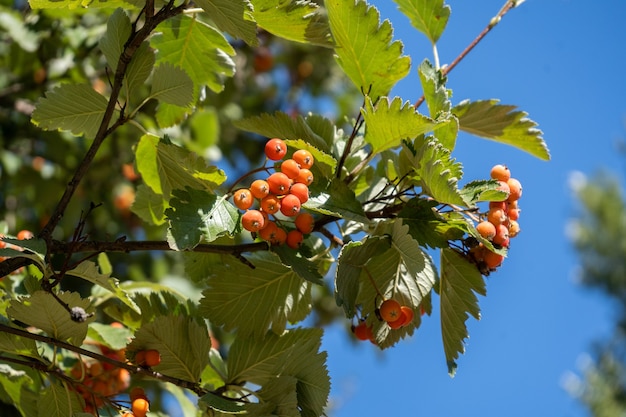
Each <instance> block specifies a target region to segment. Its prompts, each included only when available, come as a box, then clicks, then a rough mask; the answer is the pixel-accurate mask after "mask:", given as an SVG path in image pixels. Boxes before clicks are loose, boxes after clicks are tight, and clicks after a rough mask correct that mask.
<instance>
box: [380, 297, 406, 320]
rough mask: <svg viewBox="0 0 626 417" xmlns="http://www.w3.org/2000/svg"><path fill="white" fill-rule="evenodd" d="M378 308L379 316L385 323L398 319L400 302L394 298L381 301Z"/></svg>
mask: <svg viewBox="0 0 626 417" xmlns="http://www.w3.org/2000/svg"><path fill="white" fill-rule="evenodd" d="M378 310H379V312H380V317H381V318H382V319H383V320H385V321H386V322H387V323H390V322H392V321H396V320H398V319H399V318H400V314H401V312H402V309H401V308H400V303H399V302H397V301H396V300H394V299H389V300H385V301H383V303H382V304H381V305H380V307H379V309H378Z"/></svg>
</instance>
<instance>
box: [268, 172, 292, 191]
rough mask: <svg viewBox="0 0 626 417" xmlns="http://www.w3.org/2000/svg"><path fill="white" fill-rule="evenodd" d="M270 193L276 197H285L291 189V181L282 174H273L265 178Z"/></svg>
mask: <svg viewBox="0 0 626 417" xmlns="http://www.w3.org/2000/svg"><path fill="white" fill-rule="evenodd" d="M267 183H268V184H269V186H270V192H271V193H272V194H276V195H285V194H287V193H288V192H289V188H291V179H290V178H289V177H288V176H287V175H286V174H285V173H283V172H274V173H273V174H272V175H270V176H269V177H268V178H267Z"/></svg>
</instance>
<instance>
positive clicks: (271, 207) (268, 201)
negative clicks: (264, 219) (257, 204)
mask: <svg viewBox="0 0 626 417" xmlns="http://www.w3.org/2000/svg"><path fill="white" fill-rule="evenodd" d="M261 209H262V210H263V211H264V212H265V213H267V214H274V213H278V211H279V210H280V200H279V199H278V197H276V196H275V195H274V194H270V195H268V196H267V197H265V198H263V199H262V200H261Z"/></svg>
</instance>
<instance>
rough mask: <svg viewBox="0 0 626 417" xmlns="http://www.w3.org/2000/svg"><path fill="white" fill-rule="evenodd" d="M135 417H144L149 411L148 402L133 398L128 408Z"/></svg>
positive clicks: (143, 399)
mask: <svg viewBox="0 0 626 417" xmlns="http://www.w3.org/2000/svg"><path fill="white" fill-rule="evenodd" d="M130 408H131V410H132V411H133V414H134V415H135V417H146V415H147V414H148V411H150V402H149V401H148V400H147V399H145V398H135V399H134V400H133V402H132V403H131V406H130Z"/></svg>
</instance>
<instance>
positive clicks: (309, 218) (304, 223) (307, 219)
mask: <svg viewBox="0 0 626 417" xmlns="http://www.w3.org/2000/svg"><path fill="white" fill-rule="evenodd" d="M294 223H295V225H296V228H297V229H298V230H299V231H301V232H302V233H304V234H305V235H308V234H309V233H311V232H312V231H313V228H314V227H315V219H314V218H313V215H312V214H311V213H306V212H301V213H300V214H298V216H297V217H296V219H295V221H294Z"/></svg>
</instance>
